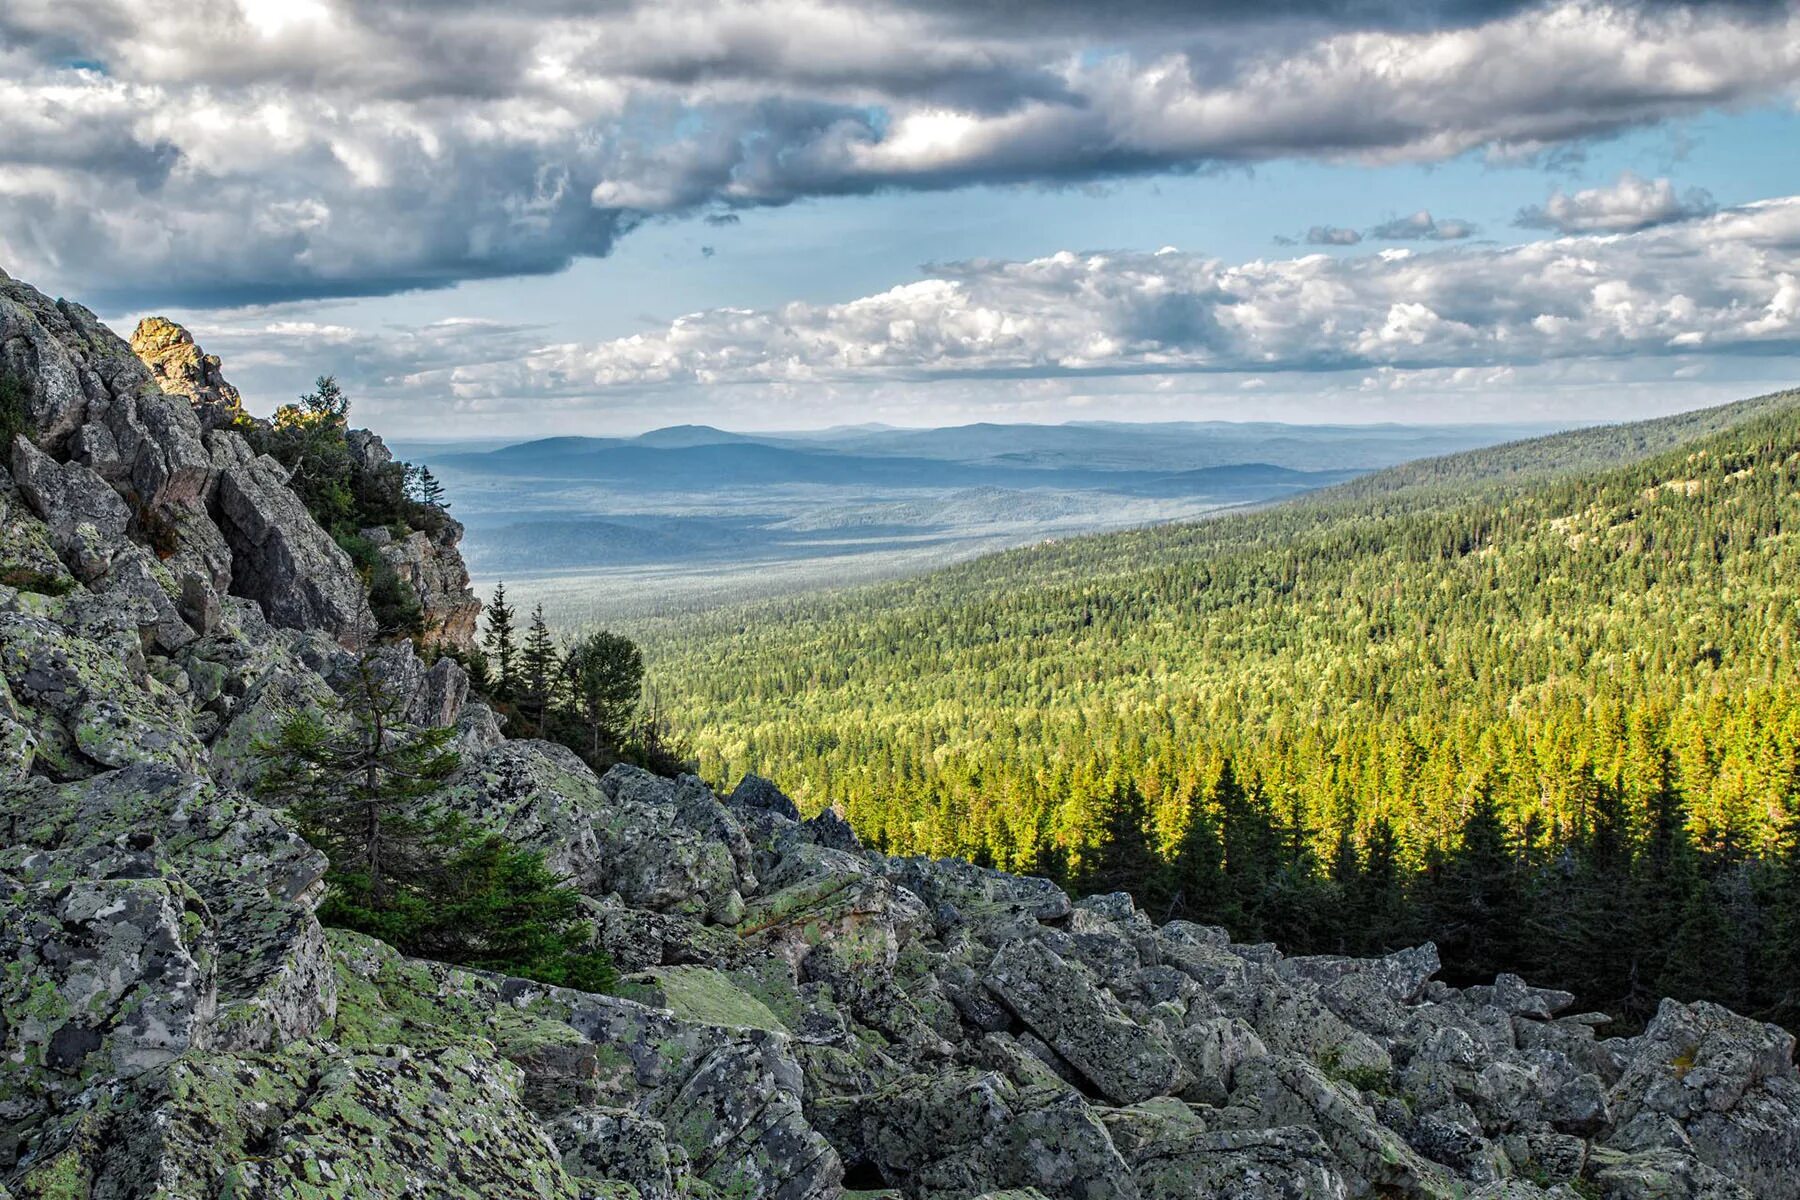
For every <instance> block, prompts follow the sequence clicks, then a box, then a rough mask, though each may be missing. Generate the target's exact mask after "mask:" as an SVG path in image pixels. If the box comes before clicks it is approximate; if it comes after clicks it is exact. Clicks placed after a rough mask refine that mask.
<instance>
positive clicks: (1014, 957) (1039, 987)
mask: <svg viewBox="0 0 1800 1200" xmlns="http://www.w3.org/2000/svg"><path fill="white" fill-rule="evenodd" d="M982 983H983V984H984V985H986V987H987V989H988V991H990V992H992V993H993V994H994V996H995V997H996V998H997V999H998V1000H999V1001H1000V1002H1001V1003H1002V1004H1004V1005H1005V1006H1006V1007H1007V1008H1008V1009H1010V1010H1011V1011H1012V1012H1013V1013H1014V1014H1015V1015H1016V1016H1017V1017H1018V1018H1019V1020H1021V1021H1022V1022H1024V1023H1025V1025H1026V1027H1028V1028H1029V1029H1030V1030H1031V1031H1032V1032H1033V1033H1035V1034H1037V1035H1038V1036H1039V1037H1041V1038H1043V1039H1044V1041H1045V1042H1046V1043H1048V1044H1049V1045H1050V1046H1051V1047H1052V1048H1053V1049H1054V1050H1055V1051H1056V1053H1057V1054H1058V1055H1059V1056H1061V1057H1062V1058H1063V1060H1064V1061H1066V1062H1067V1063H1068V1064H1069V1065H1070V1066H1072V1067H1074V1068H1075V1070H1077V1071H1079V1072H1080V1073H1081V1075H1082V1077H1083V1078H1084V1079H1086V1080H1087V1081H1088V1082H1089V1083H1090V1084H1092V1086H1093V1087H1094V1089H1095V1090H1096V1091H1098V1092H1099V1093H1100V1094H1101V1095H1104V1096H1105V1097H1106V1098H1107V1099H1109V1100H1111V1101H1113V1102H1114V1103H1117V1104H1131V1103H1134V1102H1136V1101H1138V1100H1145V1099H1148V1098H1150V1097H1151V1096H1165V1095H1168V1094H1170V1093H1172V1092H1176V1091H1179V1090H1180V1089H1181V1088H1182V1086H1184V1085H1185V1084H1186V1082H1187V1073H1186V1071H1185V1070H1184V1069H1183V1068H1182V1065H1181V1062H1180V1060H1179V1059H1177V1058H1176V1057H1175V1054H1174V1052H1173V1051H1172V1050H1171V1049H1170V1048H1169V1046H1168V1045H1167V1043H1165V1042H1164V1041H1163V1040H1162V1038H1161V1037H1160V1036H1158V1035H1157V1034H1155V1033H1153V1032H1151V1031H1150V1030H1148V1029H1145V1028H1144V1027H1142V1026H1140V1025H1137V1024H1134V1023H1133V1022H1132V1021H1130V1020H1129V1019H1128V1018H1126V1016H1125V1015H1124V1013H1122V1012H1121V1011H1120V1010H1119V1007H1118V1004H1117V1003H1116V1002H1115V1001H1113V1000H1112V998H1111V997H1110V996H1108V995H1107V994H1106V993H1105V992H1104V991H1103V990H1101V989H1100V988H1099V987H1097V986H1095V984H1094V983H1093V982H1092V981H1091V980H1090V979H1089V978H1088V976H1087V975H1086V974H1085V973H1084V972H1083V971H1082V970H1081V969H1080V968H1078V967H1075V966H1072V965H1070V964H1069V963H1067V962H1065V961H1064V960H1063V959H1062V958H1060V957H1058V956H1057V954H1056V953H1055V952H1054V951H1052V950H1050V949H1049V947H1047V946H1045V945H1044V944H1043V943H1042V942H1040V941H1021V942H1015V943H1013V944H1012V945H1009V946H1006V947H1004V948H1003V949H1002V950H1001V951H1000V952H999V953H998V954H996V955H995V956H994V958H993V961H992V962H990V963H989V964H988V966H987V970H986V971H985V972H984V973H983V975H982Z"/></svg>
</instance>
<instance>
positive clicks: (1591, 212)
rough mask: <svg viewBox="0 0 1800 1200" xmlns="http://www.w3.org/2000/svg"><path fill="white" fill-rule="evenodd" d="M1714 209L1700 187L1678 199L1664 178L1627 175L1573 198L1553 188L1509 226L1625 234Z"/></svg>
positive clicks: (1586, 189) (1629, 172)
mask: <svg viewBox="0 0 1800 1200" xmlns="http://www.w3.org/2000/svg"><path fill="white" fill-rule="evenodd" d="M1717 210H1718V205H1717V204H1715V203H1714V202H1713V198H1712V195H1711V194H1710V193H1708V192H1707V191H1706V190H1705V189H1704V188H1689V189H1687V190H1686V191H1685V192H1682V193H1681V194H1679V195H1677V194H1676V192H1675V185H1674V184H1673V183H1671V182H1670V181H1669V180H1668V179H1667V178H1660V179H1644V178H1642V177H1641V176H1639V175H1636V174H1634V173H1632V172H1631V171H1626V172H1624V173H1623V174H1621V175H1620V176H1619V178H1618V180H1617V182H1615V183H1613V184H1611V185H1610V186H1607V187H1595V188H1584V189H1582V190H1581V191H1578V192H1576V193H1574V194H1573V195H1571V194H1569V193H1567V192H1564V191H1563V190H1562V189H1560V188H1558V189H1557V190H1556V191H1554V192H1552V193H1551V194H1550V199H1548V200H1546V201H1545V202H1544V203H1543V204H1541V205H1538V204H1534V205H1531V206H1530V207H1528V208H1522V209H1520V210H1519V215H1518V217H1517V219H1516V220H1515V221H1514V222H1513V223H1514V224H1515V225H1518V226H1519V227H1521V228H1524V229H1554V230H1556V231H1557V232H1559V233H1629V232H1632V231H1634V230H1639V229H1649V228H1651V227H1652V226H1656V225H1667V224H1669V223H1670V222H1673V221H1687V220H1692V219H1693V218H1694V217H1702V216H1707V215H1709V214H1711V213H1713V212H1716V211H1717Z"/></svg>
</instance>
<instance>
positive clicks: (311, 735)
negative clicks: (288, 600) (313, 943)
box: [257, 656, 613, 991]
mask: <svg viewBox="0 0 1800 1200" xmlns="http://www.w3.org/2000/svg"><path fill="white" fill-rule="evenodd" d="M406 699H407V698H406V697H400V696H396V695H394V694H393V693H392V692H391V691H390V690H389V689H388V687H387V683H386V680H385V679H384V677H383V674H382V672H381V671H380V670H379V667H378V664H377V662H376V660H375V659H374V657H373V656H364V657H363V658H362V659H361V660H359V662H358V664H357V668H356V672H355V675H354V677H353V678H352V680H351V684H350V687H349V689H348V696H347V698H346V705H345V708H344V710H343V711H342V712H341V713H337V714H333V715H332V716H331V717H327V716H325V715H321V714H319V713H317V712H314V711H310V710H309V711H305V712H300V713H296V714H295V715H293V716H292V717H290V718H289V719H288V720H287V722H286V723H285V724H283V725H282V727H281V729H280V731H279V732H278V733H277V734H276V735H275V736H274V737H273V738H271V739H268V740H266V741H264V742H262V743H261V744H259V745H258V747H257V752H258V756H259V758H260V759H261V761H262V763H263V766H264V768H265V769H264V774H263V776H262V778H261V779H260V781H259V783H258V786H257V791H258V793H259V794H260V795H261V796H263V797H264V798H266V799H270V800H273V801H275V802H277V803H280V804H282V805H284V806H285V807H286V808H287V809H288V811H289V813H290V814H291V815H292V816H293V818H294V820H295V821H296V823H297V824H298V825H299V828H300V832H301V834H302V835H303V836H304V837H305V838H306V839H307V841H309V842H311V843H312V844H313V845H314V846H315V847H317V848H318V849H319V850H321V851H323V852H324V854H325V856H326V858H327V859H328V860H329V863H330V866H329V868H328V870H327V871H326V874H325V884H326V891H325V898H324V901H323V902H322V903H321V904H320V906H319V910H318V911H319V919H320V920H321V921H323V922H324V923H325V924H327V925H335V926H340V927H344V928H349V929H355V930H358V931H360V932H363V933H367V934H370V935H372V936H374V937H378V938H380V939H381V940H383V941H385V942H388V943H389V944H391V945H393V946H395V947H396V948H398V949H400V950H401V951H403V952H405V953H407V954H412V955H419V956H424V957H430V958H435V959H438V960H440V961H444V962H451V963H461V964H465V965H469V966H474V967H480V968H483V969H486V970H493V971H502V972H506V973H508V974H513V975H520V976H524V977H528V978H532V979H538V980H541V981H543V982H546V983H553V984H558V985H563V986H568V987H575V988H580V989H582V990H584V991H605V990H607V988H608V987H610V985H611V982H612V979H613V970H612V963H611V960H610V959H609V958H608V957H607V956H606V955H605V954H604V953H603V952H600V951H594V950H590V949H588V948H587V942H588V940H589V938H590V937H591V929H590V927H589V925H588V923H587V922H586V921H585V920H583V919H582V901H581V897H580V896H579V895H578V894H577V893H575V892H574V891H572V890H570V889H569V888H567V887H565V886H563V884H562V881H561V880H559V879H558V878H557V877H556V876H555V875H554V874H553V873H552V872H551V871H550V870H549V869H548V868H547V867H546V866H545V865H544V860H543V856H542V855H541V854H538V853H535V852H532V851H527V850H524V849H522V848H520V847H518V846H515V845H513V844H512V843H511V842H509V841H507V840H506V839H505V838H503V837H501V836H499V835H498V834H495V833H493V832H491V831H487V830H482V829H479V828H476V827H475V826H472V825H471V824H469V822H468V821H466V820H465V819H463V818H462V817H461V816H459V815H457V814H454V813H447V812H444V811H443V810H442V809H441V808H439V807H438V806H436V805H434V804H433V803H432V796H433V794H434V793H436V792H438V791H439V790H440V789H441V788H442V787H443V786H444V785H445V783H446V782H447V781H448V780H449V777H450V776H451V774H452V773H453V772H455V770H456V769H457V767H458V765H459V758H458V756H457V754H456V753H455V751H453V750H452V749H451V748H450V741H451V739H452V738H453V737H454V736H455V731H454V730H452V729H448V728H439V729H418V728H414V727H410V726H407V725H406V724H404V723H403V721H402V720H401V719H400V715H401V713H402V712H403V711H404V709H405V707H406V705H405V701H406Z"/></svg>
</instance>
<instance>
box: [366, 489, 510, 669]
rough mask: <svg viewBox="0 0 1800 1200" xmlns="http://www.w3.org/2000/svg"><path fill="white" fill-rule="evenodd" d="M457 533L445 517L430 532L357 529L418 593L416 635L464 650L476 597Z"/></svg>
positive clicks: (476, 615) (469, 642)
mask: <svg viewBox="0 0 1800 1200" xmlns="http://www.w3.org/2000/svg"><path fill="white" fill-rule="evenodd" d="M462 534H463V528H462V526H461V525H459V524H457V523H456V522H455V521H452V520H449V519H448V518H446V519H445V520H444V524H443V528H442V529H441V530H440V531H439V532H438V533H437V534H436V535H435V536H434V535H432V534H429V533H427V532H425V531H424V530H422V529H418V530H414V531H413V532H412V533H410V534H408V535H407V536H405V537H403V538H396V537H395V536H394V535H393V534H392V533H390V532H388V531H387V530H386V529H365V530H363V536H364V537H366V538H368V539H369V541H371V542H373V543H374V545H375V548H376V550H378V551H379V552H380V553H381V557H382V558H383V559H384V560H385V561H386V562H387V565H388V566H390V567H392V568H393V569H394V573H395V574H396V575H398V576H399V577H400V582H401V583H402V584H404V585H405V586H406V587H408V588H410V589H411V590H412V593H413V595H415V596H417V597H418V599H419V609H420V611H421V612H422V613H423V614H424V627H423V629H422V631H421V632H420V634H419V640H420V641H421V642H422V643H424V644H425V645H430V646H446V647H450V648H453V649H457V650H468V649H469V648H470V647H472V646H474V644H475V623H476V622H477V621H478V620H480V619H481V601H480V599H478V598H477V597H476V595H475V589H474V588H472V587H470V586H469V568H468V566H467V565H465V564H464V562H463V559H462V554H461V552H460V551H458V550H457V545H458V544H459V543H460V542H461V541H462Z"/></svg>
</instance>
